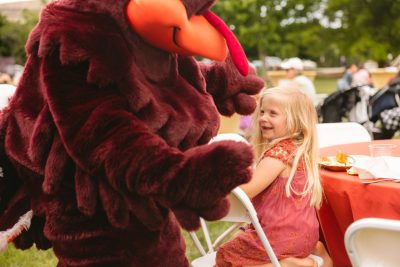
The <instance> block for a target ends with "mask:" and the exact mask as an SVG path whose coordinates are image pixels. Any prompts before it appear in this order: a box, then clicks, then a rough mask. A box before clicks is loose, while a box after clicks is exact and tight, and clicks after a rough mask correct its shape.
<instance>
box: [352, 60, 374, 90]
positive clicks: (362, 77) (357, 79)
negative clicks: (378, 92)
mask: <svg viewBox="0 0 400 267" xmlns="http://www.w3.org/2000/svg"><path fill="white" fill-rule="evenodd" d="M351 85H352V86H360V85H369V86H371V87H373V84H372V79H371V74H370V73H369V71H368V70H367V69H366V68H365V67H364V65H360V67H359V68H358V70H357V71H356V72H355V73H354V74H353V81H352V84H351Z"/></svg>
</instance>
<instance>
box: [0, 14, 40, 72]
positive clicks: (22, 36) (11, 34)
mask: <svg viewBox="0 0 400 267" xmlns="http://www.w3.org/2000/svg"><path fill="white" fill-rule="evenodd" d="M22 15H23V20H22V21H18V22H11V21H8V20H7V19H6V18H5V17H4V16H1V15H0V56H5V57H9V56H12V57H14V58H15V61H16V63H18V64H21V65H23V64H24V63H25V60H26V53H25V43H26V41H27V39H28V36H29V33H30V31H31V30H32V28H33V27H34V25H35V24H36V23H37V21H38V14H37V12H34V11H29V10H24V11H23V13H22Z"/></svg>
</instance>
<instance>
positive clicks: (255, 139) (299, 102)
mask: <svg viewBox="0 0 400 267" xmlns="http://www.w3.org/2000/svg"><path fill="white" fill-rule="evenodd" d="M266 98H273V99H274V100H275V101H277V102H278V103H279V104H280V105H281V107H282V111H283V112H284V114H285V115H286V120H287V123H286V125H287V126H286V127H287V132H288V135H287V136H284V137H282V138H279V139H275V140H272V141H271V142H266V140H264V138H263V136H262V132H261V129H260V124H259V119H260V109H261V106H262V103H263V101H264V100H265V99H266ZM316 125H317V112H316V110H315V107H314V105H313V103H312V101H311V99H310V97H309V96H308V95H306V94H305V93H304V92H303V91H301V90H300V89H296V88H292V87H275V88H270V89H264V90H263V91H262V92H261V94H260V98H259V101H258V104H257V109H256V112H255V113H254V117H253V129H254V134H253V136H252V140H251V142H252V144H253V145H254V150H255V153H256V155H257V158H259V160H261V158H262V156H263V154H264V153H265V152H266V151H267V150H268V149H270V148H271V147H272V146H274V145H275V144H276V143H278V142H279V141H281V140H283V139H287V138H291V139H292V140H293V141H294V142H295V144H296V146H297V151H296V154H295V155H294V160H293V166H292V169H291V171H290V175H289V179H288V181H287V183H286V186H285V191H286V196H290V194H291V192H292V191H293V192H294V190H293V188H292V187H291V183H292V181H293V177H294V174H295V172H296V169H297V166H298V163H299V160H300V159H302V160H303V165H304V168H305V171H306V174H307V182H306V185H305V187H304V190H303V192H300V193H298V192H294V193H295V194H298V195H302V196H303V197H304V196H307V195H310V205H312V206H315V207H317V208H319V207H320V206H321V202H322V185H321V181H320V177H319V169H318V138H317V128H316Z"/></svg>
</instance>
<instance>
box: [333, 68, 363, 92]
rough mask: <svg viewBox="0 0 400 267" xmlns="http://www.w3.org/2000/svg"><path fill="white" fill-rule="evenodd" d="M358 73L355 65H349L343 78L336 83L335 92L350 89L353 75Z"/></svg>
mask: <svg viewBox="0 0 400 267" xmlns="http://www.w3.org/2000/svg"><path fill="white" fill-rule="evenodd" d="M357 71H358V67H357V65H356V64H351V65H349V66H347V67H346V71H345V72H344V73H343V76H342V77H341V78H340V79H339V80H338V81H337V83H336V90H347V89H350V88H351V85H352V83H353V75H354V73H356V72H357Z"/></svg>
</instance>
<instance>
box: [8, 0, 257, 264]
mask: <svg viewBox="0 0 400 267" xmlns="http://www.w3.org/2000/svg"><path fill="white" fill-rule="evenodd" d="M169 1H175V2H176V1H177V2H178V7H179V8H180V9H179V8H178V9H173V10H164V9H162V11H164V12H165V16H159V17H160V18H161V17H162V18H166V17H168V18H170V17H173V15H174V14H175V13H177V10H178V11H179V10H183V11H184V14H183V15H182V14H178V15H179V16H181V18H185V19H187V20H188V21H189V22H190V21H192V18H193V20H195V18H197V19H201V21H202V23H203V24H204V22H208V26H210V25H212V26H213V27H214V29H217V30H216V32H217V33H218V34H219V33H221V36H223V37H224V38H222V40H223V41H224V42H225V41H226V43H224V44H225V46H226V47H227V48H229V50H230V56H228V59H227V60H226V61H224V62H215V63H212V64H201V63H199V62H197V61H196V60H195V59H194V58H193V57H192V56H193V55H196V54H199V55H205V56H208V54H207V53H209V55H210V57H213V56H214V54H216V55H215V58H218V54H220V52H217V53H213V51H212V49H213V48H208V47H204V45H203V44H201V45H198V44H199V43H197V42H196V41H192V42H191V41H190V38H189V39H188V40H189V41H188V42H187V40H186V39H185V38H186V37H185V36H183V35H184V29H183V27H181V26H180V25H173V27H170V28H169V29H168V30H165V28H162V27H164V26H160V28H162V29H163V30H160V33H157V32H154V31H156V28H157V25H156V22H152V21H145V26H144V27H141V26H140V25H139V26H137V23H136V21H135V19H136V17H135V14H136V13H135V12H136V6H135V5H136V4H137V6H140V4H141V3H143V4H144V5H151V4H153V5H154V6H153V7H152V8H153V9H154V10H155V11H156V10H158V11H160V6H158V4H157V1H156V0H147V1H146V0H59V1H55V2H53V3H51V4H49V5H48V6H47V7H46V8H45V9H44V10H43V11H42V14H41V18H40V21H39V23H38V25H37V26H36V28H35V29H34V30H33V31H32V33H31V35H30V38H29V41H28V43H27V45H26V50H27V53H28V61H27V62H26V66H25V71H24V74H23V77H22V79H21V81H20V83H19V86H18V89H17V91H16V93H15V95H14V97H13V98H12V99H11V102H10V105H9V107H7V108H6V109H5V110H3V111H2V113H1V121H0V123H1V125H0V127H1V128H0V131H1V132H0V141H1V143H0V146H1V147H0V148H1V150H2V151H3V152H2V154H1V155H0V156H1V158H0V160H1V162H0V164H1V165H2V168H3V173H1V177H0V230H4V229H7V228H9V227H11V226H12V225H13V224H15V223H16V221H18V218H19V217H20V216H21V215H22V214H24V213H25V212H27V211H29V210H32V211H33V218H32V224H31V228H30V229H29V231H27V232H24V233H23V234H22V235H20V236H19V237H18V238H17V239H16V240H15V241H14V243H15V244H16V246H17V247H19V248H22V249H24V248H28V247H30V246H31V245H32V244H33V243H35V244H36V246H37V247H38V248H40V249H47V248H50V247H52V248H53V249H54V252H55V255H56V256H57V257H58V259H59V263H58V266H79V267H80V266H115V267H119V266H141V267H146V266H152V267H153V266H164V267H168V266H171V267H172V266H173V267H180V266H188V261H187V259H186V258H185V244H184V240H183V238H182V236H181V233H180V226H182V227H183V228H185V229H189V230H190V229H195V228H197V227H198V226H199V216H201V217H204V218H205V219H208V220H215V219H218V218H221V217H222V216H224V215H225V214H226V212H227V210H228V206H229V203H227V200H226V198H225V197H226V195H227V194H228V193H229V192H230V191H231V190H232V189H233V188H234V187H236V186H237V185H239V184H242V183H245V182H247V181H248V180H249V178H250V176H251V171H250V168H249V167H250V166H251V164H252V160H253V154H252V151H251V149H250V147H249V146H247V145H245V144H243V143H238V142H233V141H222V142H215V143H213V144H207V143H208V141H209V140H210V139H211V138H212V137H213V136H215V135H216V134H217V131H218V128H219V113H220V114H222V115H228V116H229V115H232V114H233V113H234V112H238V113H240V114H249V113H251V112H252V111H253V110H254V108H255V101H254V99H253V97H252V95H254V94H257V93H258V92H259V90H260V89H261V88H262V86H263V83H262V81H261V80H260V79H258V78H257V77H256V76H255V75H254V73H251V74H250V75H248V76H243V75H241V74H240V73H239V71H240V72H241V73H244V74H246V67H247V61H243V58H241V51H240V49H239V48H238V44H237V43H235V40H234V38H232V36H231V35H229V33H227V32H226V31H225V29H226V26H225V25H223V22H222V21H221V20H219V18H218V17H216V16H215V15H214V14H213V13H211V12H210V10H209V9H210V7H211V6H212V4H213V2H214V1H212V0H182V1H180V0H159V1H158V2H159V3H160V5H161V4H163V3H170V2H169ZM179 5H180V6H179ZM147 8H149V6H147ZM149 10H150V11H149ZM143 12H144V13H143ZM143 12H142V13H143V14H144V15H145V16H142V17H141V18H146V14H148V15H149V18H151V16H150V14H151V7H150V9H147V11H146V10H145V11H143ZM146 12H147V13H146ZM139 13H140V12H139V11H138V14H139ZM143 14H142V15H143ZM139 15H140V14H139ZM139 15H138V16H139ZM153 17H154V16H153ZM156 17H157V16H156ZM143 21H144V20H142V19H141V20H140V21H139V22H138V24H140V23H141V22H143ZM136 27H137V28H136ZM224 27H225V28H224ZM141 29H142V30H143V31H142V32H141ZM149 29H150V30H151V31H150V33H149ZM152 31H153V32H152ZM192 33H193V32H192ZM194 33H195V34H194V38H196V37H197V38H198V40H199V42H200V41H202V42H203V43H204V44H205V45H207V40H204V38H202V36H201V32H200V31H197V30H195V31H194ZM168 34H169V35H168ZM192 35H193V34H192ZM166 36H167V38H165V37H166ZM168 38H169V39H168ZM185 40H186V42H185ZM167 41H170V44H166V42H167ZM152 42H154V43H152ZM191 45H194V46H196V45H197V47H194V48H193V49H192V48H191ZM210 45H212V44H210ZM199 47H200V50H201V48H202V49H204V51H205V52H204V51H203V52H204V53H203V54H202V52H201V51H200V50H199ZM219 48H220V45H219ZM219 48H218V47H217V49H219ZM197 50H199V51H197ZM221 51H223V49H222V50H221ZM244 60H245V58H244ZM243 62H245V64H246V66H245V67H244V65H243V64H244V63H243ZM235 66H236V67H235ZM238 70H239V71H238ZM218 112H219V113H218Z"/></svg>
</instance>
